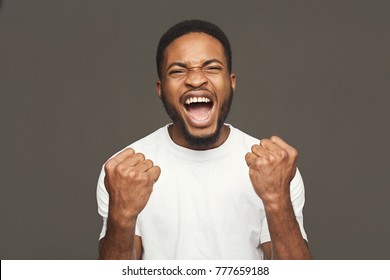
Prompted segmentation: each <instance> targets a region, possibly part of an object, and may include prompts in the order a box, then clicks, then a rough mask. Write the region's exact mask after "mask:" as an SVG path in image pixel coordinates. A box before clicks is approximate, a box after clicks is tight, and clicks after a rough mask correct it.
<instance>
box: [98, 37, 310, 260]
mask: <svg viewBox="0 0 390 280" xmlns="http://www.w3.org/2000/svg"><path fill="white" fill-rule="evenodd" d="M226 65H227V61H226V58H225V55H224V51H223V46H222V45H221V43H220V42H219V41H218V40H216V39H215V38H213V37H211V36H209V35H207V34H204V33H189V34H186V35H184V36H182V37H179V38H178V39H176V40H175V41H173V42H172V43H171V44H170V45H169V46H168V47H167V49H166V50H165V53H164V61H163V68H162V79H161V80H159V81H158V82H157V93H158V95H159V96H160V97H161V96H162V95H163V94H164V97H165V99H166V100H167V102H169V104H170V106H171V107H172V108H173V109H174V110H176V112H177V114H178V116H179V117H180V118H181V120H182V121H183V123H184V124H185V126H186V128H187V131H189V132H190V133H191V134H192V135H196V136H197V137H206V136H208V135H210V134H212V133H215V131H216V123H217V120H218V117H219V114H220V113H221V111H222V107H223V106H224V105H223V104H224V101H225V100H226V99H227V98H228V94H229V92H230V89H233V90H234V89H235V86H236V77H235V75H234V74H231V73H229V71H228V70H227V67H226ZM183 70H184V71H183ZM200 88H201V89H202V90H198V89H200ZM196 94H200V95H201V96H202V97H207V98H209V99H210V100H212V104H213V108H212V109H211V110H210V113H209V114H208V115H207V118H206V117H204V118H201V119H199V118H198V119H197V118H196V117H194V116H193V115H191V114H190V113H188V112H187V111H186V110H185V106H184V104H183V98H186V97H187V95H188V96H189V97H193V96H196ZM189 97H188V98H189ZM229 132H230V131H229V128H228V127H227V126H223V127H222V129H221V130H220V132H219V138H218V140H217V141H216V142H215V143H213V144H210V145H209V146H208V147H201V148H199V147H194V146H191V145H190V144H189V143H188V142H187V141H186V138H185V137H184V136H183V133H182V131H181V129H180V127H179V126H178V125H177V123H175V122H174V123H173V124H172V126H170V127H169V133H170V136H171V138H172V140H173V141H174V142H175V143H176V144H178V145H180V146H183V147H186V148H189V149H211V148H215V147H218V146H220V145H222V144H223V143H224V142H225V141H226V139H227V137H228V136H229ZM244 156H245V160H246V162H247V165H248V172H249V177H250V179H251V182H252V185H253V188H254V190H255V192H256V193H257V195H258V196H259V198H260V199H261V200H262V202H263V204H264V209H265V212H266V217H267V221H268V226H269V231H270V235H271V240H272V241H271V242H266V243H263V244H260V245H259V246H261V249H262V250H263V252H264V257H265V258H266V259H311V255H310V252H309V249H308V246H307V244H306V241H305V240H304V239H303V238H302V235H301V232H300V229H299V225H298V223H297V221H296V218H295V214H294V210H293V207H292V204H291V197H290V182H291V180H292V179H293V177H294V175H295V172H296V161H297V156H298V154H297V151H296V150H295V149H294V148H293V147H291V146H290V145H288V144H287V143H286V142H284V141H283V140H282V139H281V138H279V137H277V136H273V137H271V138H270V139H263V140H261V141H259V144H258V145H254V146H253V147H252V150H251V152H249V153H247V154H246V155H243V157H244ZM105 172H106V177H105V186H106V189H107V191H108V193H109V195H110V201H109V211H108V220H107V232H106V235H105V237H104V238H102V239H101V240H100V243H99V258H100V259H141V257H142V250H143V248H142V239H141V237H140V236H137V235H135V224H136V219H137V216H138V214H139V213H140V212H141V211H142V209H143V208H144V207H145V206H146V203H147V201H148V200H149V197H150V195H151V193H152V190H153V185H154V183H155V182H156V181H157V180H158V177H159V176H160V172H161V170H160V168H159V167H158V166H155V165H154V164H153V162H152V161H151V160H149V159H145V157H144V156H143V155H142V154H140V153H136V151H134V150H133V149H131V148H129V149H125V150H123V151H122V152H121V153H119V154H117V155H116V156H115V157H113V158H111V159H110V160H108V161H107V163H106V164H105Z"/></svg>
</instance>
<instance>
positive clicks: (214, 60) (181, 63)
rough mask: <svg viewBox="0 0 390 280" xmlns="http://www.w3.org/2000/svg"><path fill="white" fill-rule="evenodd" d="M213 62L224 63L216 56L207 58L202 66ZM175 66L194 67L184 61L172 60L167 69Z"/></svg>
mask: <svg viewBox="0 0 390 280" xmlns="http://www.w3.org/2000/svg"><path fill="white" fill-rule="evenodd" d="M212 63H219V64H222V65H223V63H222V62H221V61H220V60H218V59H216V58H214V59H209V60H206V61H205V62H203V63H202V66H201V67H205V66H207V65H210V64H212ZM173 66H179V67H183V68H192V67H188V64H186V63H184V62H172V63H171V64H170V65H169V66H168V68H167V70H169V69H170V68H172V67H173Z"/></svg>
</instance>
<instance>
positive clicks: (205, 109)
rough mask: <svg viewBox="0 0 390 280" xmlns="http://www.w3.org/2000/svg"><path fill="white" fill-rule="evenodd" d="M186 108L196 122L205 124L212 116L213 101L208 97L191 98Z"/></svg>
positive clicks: (187, 100)
mask: <svg viewBox="0 0 390 280" xmlns="http://www.w3.org/2000/svg"><path fill="white" fill-rule="evenodd" d="M184 106H185V109H186V110H187V112H188V113H189V115H190V116H191V118H192V119H193V120H194V121H196V122H204V121H206V120H208V119H209V117H210V115H211V112H212V108H213V101H212V100H211V99H209V98H207V97H189V98H187V99H186V101H185V105H184Z"/></svg>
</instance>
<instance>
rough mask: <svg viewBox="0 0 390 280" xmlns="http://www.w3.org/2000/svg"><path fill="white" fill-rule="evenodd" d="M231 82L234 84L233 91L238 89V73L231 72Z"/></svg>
mask: <svg viewBox="0 0 390 280" xmlns="http://www.w3.org/2000/svg"><path fill="white" fill-rule="evenodd" d="M230 84H231V85H232V89H233V92H235V91H236V74H234V73H232V74H230Z"/></svg>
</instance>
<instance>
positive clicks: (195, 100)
mask: <svg viewBox="0 0 390 280" xmlns="http://www.w3.org/2000/svg"><path fill="white" fill-rule="evenodd" d="M200 102H203V103H209V102H211V100H210V99H208V98H207V97H190V98H188V99H187V100H186V104H187V105H190V104H192V103H200Z"/></svg>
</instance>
